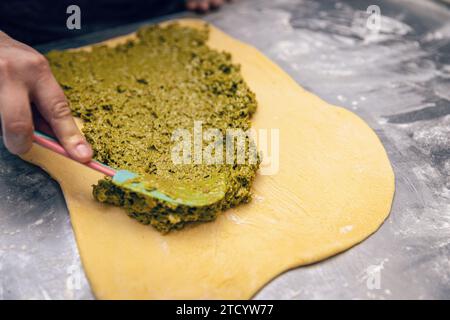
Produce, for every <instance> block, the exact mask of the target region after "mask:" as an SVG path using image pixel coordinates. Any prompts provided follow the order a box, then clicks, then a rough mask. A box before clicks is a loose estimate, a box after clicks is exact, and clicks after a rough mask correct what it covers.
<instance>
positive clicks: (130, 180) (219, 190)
mask: <svg viewBox="0 0 450 320" xmlns="http://www.w3.org/2000/svg"><path fill="white" fill-rule="evenodd" d="M112 181H113V183H114V184H116V185H118V186H120V187H122V188H126V189H129V190H131V191H133V192H136V193H137V194H140V195H144V196H147V197H151V198H154V199H158V200H160V201H163V202H166V203H168V204H173V205H184V206H188V207H203V206H210V205H212V204H215V203H217V202H219V201H221V200H222V199H223V198H224V197H225V192H226V184H225V179H224V178H223V176H221V175H213V176H210V177H208V178H205V179H203V180H199V181H195V182H193V181H180V180H177V181H174V180H172V179H168V178H160V177H155V176H147V175H146V176H140V175H138V174H136V173H134V172H130V171H128V170H119V171H117V172H116V174H115V175H114V176H113V177H112Z"/></svg>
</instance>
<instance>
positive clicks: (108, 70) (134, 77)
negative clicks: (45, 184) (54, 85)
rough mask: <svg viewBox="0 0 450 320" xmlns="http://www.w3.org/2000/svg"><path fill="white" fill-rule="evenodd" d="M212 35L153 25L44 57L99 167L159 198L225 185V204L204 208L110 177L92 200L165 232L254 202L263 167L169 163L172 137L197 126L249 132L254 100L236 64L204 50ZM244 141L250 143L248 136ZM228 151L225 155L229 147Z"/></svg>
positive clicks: (226, 56)
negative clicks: (116, 40)
mask: <svg viewBox="0 0 450 320" xmlns="http://www.w3.org/2000/svg"><path fill="white" fill-rule="evenodd" d="M208 34H209V31H208V28H207V26H205V27H204V28H203V29H202V30H197V29H193V28H188V27H182V26H179V25H177V24H170V25H168V26H166V27H159V26H149V27H144V28H142V29H140V30H139V31H138V32H137V39H135V40H130V41H128V42H127V43H125V44H120V45H118V46H116V47H114V48H111V47H107V46H103V45H100V46H95V47H94V48H93V49H92V50H91V51H52V52H50V53H48V54H47V58H48V59H49V61H50V65H51V68H52V71H53V73H54V75H55V77H56V79H57V80H58V82H59V83H60V85H61V86H62V88H63V89H64V92H65V94H66V96H67V98H68V99H69V101H70V106H71V109H72V111H73V114H74V115H75V116H77V117H80V118H81V119H82V120H83V121H84V127H83V133H84V135H85V136H86V138H87V140H88V141H89V142H90V143H91V145H92V147H93V149H94V153H95V155H94V158H95V159H96V160H98V161H100V162H103V163H105V164H107V165H109V166H111V167H113V168H117V169H126V170H129V171H132V172H135V173H138V174H139V175H142V177H147V178H148V179H149V181H152V180H154V181H165V183H156V184H155V185H156V187H155V188H162V189H163V190H162V191H164V189H165V190H167V191H169V190H170V189H171V187H173V186H177V185H183V186H188V187H189V188H190V189H192V190H199V189H201V188H204V185H205V181H208V179H219V178H220V183H219V184H218V185H220V186H221V188H222V187H223V192H224V196H223V198H221V199H220V200H218V201H215V202H214V203H212V204H207V205H202V206H185V205H173V204H168V203H165V202H164V201H159V200H157V199H151V198H149V197H146V196H143V195H141V194H139V193H137V192H133V191H130V190H129V189H128V188H126V186H125V185H118V184H115V183H113V181H112V179H110V178H105V179H101V180H100V181H99V182H98V184H96V185H94V186H93V194H94V197H95V199H97V200H98V201H101V202H105V203H110V204H113V205H116V206H121V207H124V208H125V209H126V210H127V212H128V214H129V215H130V216H131V217H132V218H135V219H136V220H138V221H140V222H142V223H144V224H150V225H152V226H153V227H155V228H156V229H157V230H159V231H161V232H168V231H170V230H173V229H179V228H181V227H183V226H184V225H185V224H186V223H189V222H195V221H211V220H214V219H215V218H216V217H217V215H218V214H219V213H220V212H221V211H223V210H225V209H227V208H230V207H234V206H237V205H239V204H242V203H246V202H248V201H250V199H251V191H250V188H251V185H252V182H253V180H254V178H255V174H256V171H257V169H258V167H259V160H258V161H256V163H250V161H246V163H238V162H237V161H234V162H233V163H226V162H225V161H224V163H216V164H206V163H195V162H194V161H193V162H192V163H184V164H177V163H174V161H173V159H172V156H171V152H172V150H173V146H174V141H173V133H174V131H175V130H179V129H186V130H188V131H189V132H190V133H192V132H193V131H194V129H193V128H194V125H195V122H197V123H198V122H199V121H201V123H202V128H203V130H208V129H209V128H215V129H218V130H220V132H221V133H222V134H223V135H224V137H225V136H226V132H227V129H231V128H232V129H241V130H243V131H246V130H248V129H249V128H250V124H251V123H250V118H251V116H252V114H253V113H254V112H255V111H256V99H255V95H254V94H253V93H252V92H251V91H250V89H249V87H248V86H247V84H246V83H245V81H244V79H243V78H242V75H241V73H240V68H239V66H238V65H236V64H233V63H232V61H231V56H230V54H228V53H225V52H218V51H216V50H213V49H211V48H209V47H208V46H207V43H206V42H207V40H208ZM224 140H226V139H225V138H224ZM222 142H223V141H222ZM246 142H247V144H248V145H250V144H251V143H252V141H251V138H249V137H247V138H246ZM202 143H203V144H202V146H203V147H205V146H206V145H207V142H202ZM223 150H224V151H223V154H226V150H225V144H223ZM193 152H195V151H193ZM233 152H235V151H233ZM248 158H249V156H247V158H246V159H247V160H248ZM218 177H219V178H218ZM167 181H169V182H167ZM175 189H176V188H175Z"/></svg>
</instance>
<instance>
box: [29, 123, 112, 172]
mask: <svg viewBox="0 0 450 320" xmlns="http://www.w3.org/2000/svg"><path fill="white" fill-rule="evenodd" d="M33 140H34V142H36V143H37V144H38V145H40V146H42V147H44V148H46V149H48V150H51V151H53V152H56V153H59V154H60V155H63V156H65V157H67V158H69V159H72V158H71V157H70V156H69V154H68V153H67V151H66V150H65V149H64V148H63V147H62V146H61V145H60V144H59V143H58V141H56V140H55V139H53V138H52V137H49V136H47V135H46V134H43V133H42V132H39V131H34V133H33ZM72 160H73V159H72ZM74 161H75V160H74ZM82 164H84V165H85V166H88V167H89V168H92V169H94V170H96V171H99V172H101V173H103V174H105V175H107V176H110V177H112V176H114V175H115V174H116V171H115V170H114V169H113V168H111V167H108V166H107V165H105V164H103V163H101V162H98V161H95V160H92V161H90V162H87V163H82Z"/></svg>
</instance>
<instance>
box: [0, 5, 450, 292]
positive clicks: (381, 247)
mask: <svg viewBox="0 0 450 320" xmlns="http://www.w3.org/2000/svg"><path fill="white" fill-rule="evenodd" d="M371 4H377V5H378V6H379V7H380V9H381V13H382V19H381V33H380V34H379V35H378V37H374V36H373V35H371V33H370V30H368V29H367V28H365V27H364V24H365V21H366V19H367V17H366V16H364V15H363V14H362V13H361V12H364V11H365V10H366V8H367V7H368V6H369V5H371ZM184 15H185V14H182V16H184ZM186 15H188V14H186ZM189 15H190V14H189ZM204 19H206V20H208V21H210V22H212V23H213V24H215V25H216V26H218V27H220V28H221V29H223V30H225V31H226V32H227V33H229V34H231V35H233V36H234V37H236V38H239V39H242V40H243V41H245V42H247V43H249V44H252V45H254V46H255V47H257V48H258V49H259V50H261V51H262V52H263V53H265V54H266V55H267V56H269V57H270V58H271V59H272V60H274V61H275V62H277V63H278V64H279V65H280V66H281V67H282V68H284V70H286V71H287V72H288V73H289V74H290V75H291V76H292V77H293V78H294V79H295V80H296V81H298V83H299V84H301V85H302V86H303V87H305V88H307V89H308V90H310V91H312V92H314V93H316V94H317V95H319V96H320V97H322V98H323V99H325V100H327V101H328V102H330V103H333V104H336V105H341V106H343V107H346V108H348V109H349V110H352V111H353V112H355V113H357V114H358V115H360V116H361V117H362V118H363V119H365V120H366V121H367V123H369V125H370V126H371V127H372V128H373V129H374V130H375V131H376V132H377V134H378V135H379V137H380V138H381V140H382V141H383V144H384V146H385V148H386V150H387V152H388V154H389V157H390V160H391V162H392V165H393V167H394V170H395V173H396V188H397V189H396V194H395V199H394V204H393V208H392V212H391V215H390V217H389V218H388V219H387V221H386V222H385V224H384V225H383V226H382V227H381V228H380V230H379V231H378V232H377V233H375V234H374V235H372V236H371V237H370V238H369V239H367V240H366V241H364V242H363V243H361V244H359V245H357V246H355V247H354V248H352V249H350V250H348V251H346V252H344V253H341V254H339V255H337V256H335V257H333V258H330V259H327V260H325V261H322V262H320V263H316V264H313V265H310V266H305V267H301V268H297V269H295V270H292V271H289V272H286V273H284V274H283V275H281V276H279V277H277V278H276V279H275V280H273V281H272V282H271V283H269V284H268V285H267V286H266V287H264V288H263V289H262V290H261V291H260V292H259V293H258V294H257V295H256V296H255V298H256V299H272V298H275V299H280V298H281V299H320V298H325V299H330V298H331V299H334V298H345V299H364V298H368V299H406V298H417V299H433V298H444V299H450V9H449V7H448V6H446V5H444V4H440V3H439V2H434V1H412V0H409V1H407V0H389V1H388V0H384V1H375V0H370V1H356V0H355V1H351V0H347V1H341V2H336V3H334V2H332V1H309V0H304V1H295V0H238V1H235V4H232V5H229V6H226V7H225V8H223V10H220V11H218V12H216V13H213V14H210V15H207V16H204ZM154 21H155V20H152V21H148V22H154ZM137 26H138V25H131V26H124V27H121V28H118V29H114V30H108V31H106V32H101V33H96V34H93V35H88V36H83V37H80V38H77V39H72V40H67V41H62V42H58V43H53V44H50V45H46V46H42V47H40V48H39V49H40V50H42V51H47V50H49V49H52V48H61V49H62V48H67V47H76V46H80V45H84V44H88V43H94V42H98V41H100V40H103V39H107V38H110V37H113V36H116V35H119V34H125V33H128V32H131V31H133V30H134V29H136V28H137ZM300 122H301V119H299V123H300ZM0 199H1V200H0V299H15V298H21V299H92V298H93V295H92V293H91V291H90V288H89V285H88V283H87V280H86V278H85V276H84V273H83V271H82V267H81V264H80V259H79V255H78V251H77V247H76V242H75V240H74V236H73V232H72V227H71V224H70V219H69V216H68V212H67V208H66V205H65V202H64V199H63V196H62V193H61V190H60V188H59V186H58V184H57V183H56V182H55V181H53V180H52V179H51V178H50V177H49V176H48V175H47V174H46V173H44V172H43V171H42V170H41V169H39V168H36V167H34V166H32V165H30V164H28V163H26V162H24V161H22V160H20V159H19V158H17V157H15V156H12V155H10V154H9V153H8V152H7V151H6V149H5V148H4V146H3V145H2V144H1V145H0Z"/></svg>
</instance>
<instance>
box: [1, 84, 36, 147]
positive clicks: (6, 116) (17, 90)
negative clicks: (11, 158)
mask: <svg viewBox="0 0 450 320" xmlns="http://www.w3.org/2000/svg"><path fill="white" fill-rule="evenodd" d="M0 115H1V119H2V131H3V140H4V142H5V146H6V148H7V149H8V150H9V151H10V152H11V153H14V154H23V153H25V152H27V151H28V150H29V149H30V148H31V144H32V134H33V120H32V115H31V110H30V101H29V99H28V92H27V90H26V88H25V87H23V86H20V85H16V84H12V83H10V84H8V85H2V86H1V89H0Z"/></svg>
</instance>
